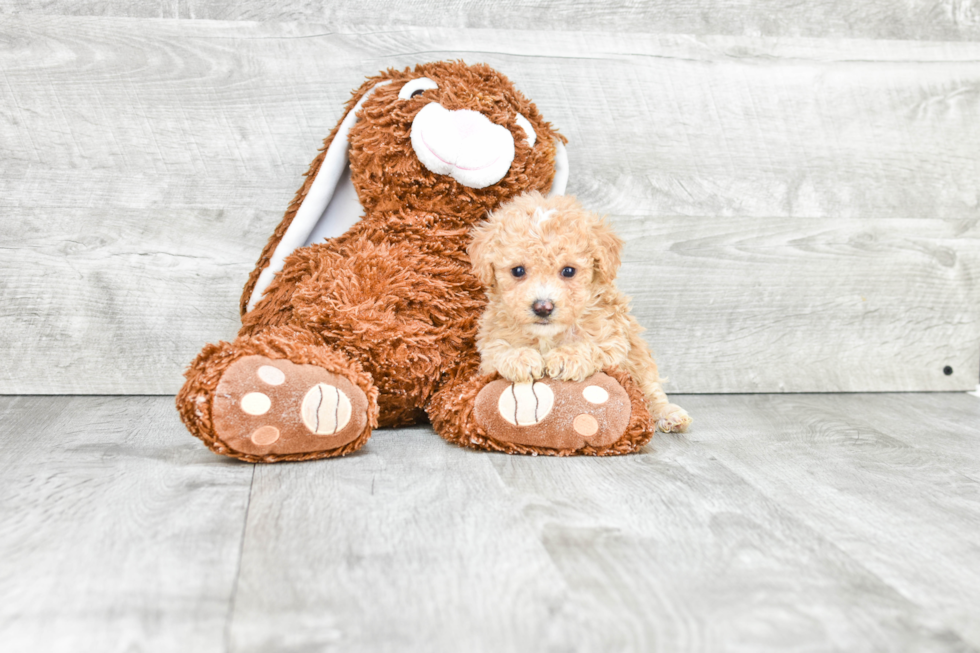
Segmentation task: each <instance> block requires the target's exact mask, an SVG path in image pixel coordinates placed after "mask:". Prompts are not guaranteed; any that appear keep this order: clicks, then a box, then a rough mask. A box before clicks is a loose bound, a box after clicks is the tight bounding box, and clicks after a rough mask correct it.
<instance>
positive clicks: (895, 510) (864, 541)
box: [687, 395, 980, 648]
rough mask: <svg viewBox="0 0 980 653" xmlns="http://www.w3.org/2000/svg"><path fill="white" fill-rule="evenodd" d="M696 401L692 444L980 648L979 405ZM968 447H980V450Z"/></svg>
mask: <svg viewBox="0 0 980 653" xmlns="http://www.w3.org/2000/svg"><path fill="white" fill-rule="evenodd" d="M687 403H688V405H687V408H688V409H689V410H692V412H693V413H694V414H701V415H703V417H704V418H705V419H703V420H702V422H701V425H700V426H701V428H702V429H703V430H702V431H699V432H698V434H692V436H691V440H692V441H693V442H696V443H697V444H698V445H699V446H705V447H709V448H710V450H711V451H712V453H713V455H714V456H716V457H717V459H718V460H720V461H721V462H722V463H724V465H725V466H726V467H728V468H729V469H731V470H732V471H733V472H735V473H736V474H738V475H739V476H741V477H742V478H744V479H745V480H746V481H748V482H749V483H751V484H752V486H753V487H755V488H758V490H759V491H760V492H761V493H763V494H764V495H765V496H767V497H769V498H771V499H773V500H775V501H778V502H779V503H780V505H781V506H783V507H784V508H785V509H787V510H788V511H790V512H791V513H793V514H794V515H796V518H797V519H798V520H799V521H800V522H801V523H802V524H805V525H806V526H807V527H809V528H812V529H813V530H814V531H815V532H819V533H821V534H822V535H824V536H825V537H827V538H828V539H829V540H831V541H833V542H834V544H835V545H836V546H837V547H839V549H840V550H841V551H843V552H844V553H846V554H847V555H849V556H851V557H852V558H854V559H857V560H860V561H861V564H862V565H863V566H864V567H866V568H867V569H869V570H870V571H871V572H873V573H874V574H875V575H876V576H877V577H878V578H880V579H882V580H883V581H884V582H886V583H887V584H888V585H890V586H891V587H893V588H895V590H896V591H897V592H899V593H900V594H901V595H902V596H906V597H915V601H916V602H917V603H918V604H919V605H920V606H922V607H923V608H924V609H926V610H928V612H929V613H930V614H932V615H933V616H934V617H935V618H937V619H939V620H941V621H942V622H943V623H945V624H948V625H949V626H951V627H952V628H953V629H954V630H955V632H956V633H957V634H958V635H959V636H960V637H962V638H963V640H964V641H966V642H969V644H970V645H971V646H973V647H980V622H978V621H977V618H976V617H977V606H978V605H980V564H978V560H980V545H978V542H980V477H978V475H977V459H978V455H977V452H978V448H977V447H976V436H977V432H978V425H980V402H978V401H977V400H976V398H975V397H971V396H967V395H958V396H957V395H952V396H936V397H930V396H929V395H916V396H911V395H893V396H887V395H885V396H876V397H873V398H869V397H866V396H865V397H862V396H846V395H843V396H842V395H830V396H807V395H796V396H787V397H781V398H780V399H779V400H775V398H773V397H771V396H742V397H734V396H733V397H724V398H718V400H717V401H704V400H702V398H699V397H692V398H691V399H690V400H688V402H687ZM749 439H751V446H747V440H749ZM960 441H972V444H973V447H972V449H969V450H965V449H964V448H963V447H962V445H957V442H960ZM871 506H873V509H870V508H871ZM926 515H932V516H933V517H932V518H927V517H925V516H926ZM885 648H888V647H885ZM913 648H915V647H913Z"/></svg>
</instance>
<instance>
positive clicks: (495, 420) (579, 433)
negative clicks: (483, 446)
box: [473, 372, 632, 455]
mask: <svg viewBox="0 0 980 653" xmlns="http://www.w3.org/2000/svg"><path fill="white" fill-rule="evenodd" d="M473 410H474V418H475V419H476V422H477V424H479V425H480V427H482V429H483V430H484V431H485V432H486V433H487V435H488V436H490V437H491V438H493V439H494V440H497V441H499V442H506V443H512V444H515V445H523V446H527V447H534V448H535V449H537V448H542V449H546V450H553V451H544V452H543V453H559V454H566V455H567V454H573V453H592V452H595V451H597V450H601V449H603V448H604V447H609V445H612V444H613V443H615V442H617V441H618V440H620V439H621V438H622V437H623V436H624V434H625V433H626V429H627V426H629V424H630V414H631V411H632V406H631V402H630V398H629V396H628V395H627V393H626V391H625V390H624V389H623V387H622V386H621V385H620V384H619V383H617V382H616V381H615V380H614V379H612V378H610V377H609V376H607V375H606V374H603V373H602V372H598V373H596V374H594V375H592V376H591V377H589V378H588V379H586V380H585V381H580V382H574V381H556V380H554V379H550V378H545V379H541V380H540V381H535V382H534V383H517V384H512V383H510V382H509V381H506V380H504V379H497V380H496V381H492V382H490V383H489V384H487V385H486V386H485V387H484V388H483V389H482V390H481V391H480V393H479V394H478V395H477V398H476V404H475V406H474V409H473Z"/></svg>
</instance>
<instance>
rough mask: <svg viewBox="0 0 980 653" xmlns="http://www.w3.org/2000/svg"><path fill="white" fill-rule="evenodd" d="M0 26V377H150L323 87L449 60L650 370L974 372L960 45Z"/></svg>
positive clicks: (153, 383) (156, 387) (229, 270)
mask: <svg viewBox="0 0 980 653" xmlns="http://www.w3.org/2000/svg"><path fill="white" fill-rule="evenodd" d="M52 6H53V5H52ZM0 40H2V41H3V42H4V44H5V47H4V48H3V49H2V50H0V71H2V75H0V88H3V89H4V93H5V96H6V97H9V98H11V101H10V102H6V103H3V104H2V105H0V143H2V145H0V148H2V153H3V156H2V157H0V223H2V227H0V234H2V236H0V237H2V240H0V248H3V249H2V251H3V252H4V257H3V258H2V259H0V267H2V272H3V277H2V278H0V294H2V299H3V300H4V306H5V309H4V312H3V313H2V317H0V332H2V333H3V334H4V335H3V336H2V337H0V353H2V354H4V355H6V356H7V357H8V360H14V359H15V360H16V361H17V363H16V365H10V366H8V367H6V368H4V369H3V370H2V371H0V392H14V393H17V392H37V393H58V392H97V393H114V392H130V393H172V392H175V391H176V389H177V388H178V387H179V385H180V381H181V379H180V371H181V370H182V368H183V367H184V366H185V365H186V364H187V363H188V362H189V361H190V359H191V358H192V357H193V355H194V354H195V353H196V352H197V351H198V349H199V348H200V347H201V346H202V345H203V344H204V343H205V342H208V341H215V340H218V339H222V338H225V339H227V338H229V337H231V336H232V335H233V334H234V330H235V317H234V307H235V305H237V297H238V294H239V291H240V287H241V285H242V284H243V283H244V278H245V276H246V273H247V271H248V269H250V267H251V265H252V263H253V262H254V260H255V258H256V257H257V255H258V252H259V251H260V249H261V246H262V245H263V243H264V242H265V240H266V238H267V235H268V234H269V233H270V232H271V230H272V228H273V226H274V225H275V224H276V222H277V221H278V219H279V216H280V215H281V212H282V210H283V209H284V207H285V206H286V204H287V202H288V201H289V199H290V198H291V196H292V193H293V192H294V191H295V188H296V187H297V186H298V185H299V182H300V179H301V178H300V174H301V173H302V171H303V170H305V167H306V165H307V164H308V162H309V160H310V158H311V157H312V155H313V153H314V152H315V150H316V148H317V146H318V143H319V141H320V140H321V139H322V137H323V136H324V135H325V134H326V133H327V132H328V131H329V130H330V128H331V127H332V126H333V125H334V123H335V122H336V120H337V119H338V118H339V110H340V107H341V105H342V103H343V101H344V100H345V99H346V98H347V97H348V96H349V92H350V89H351V88H353V87H354V86H356V85H357V84H358V83H359V81H360V79H362V78H363V76H364V75H366V74H369V73H371V72H374V71H376V70H379V69H381V68H384V67H387V66H396V67H399V66H406V65H410V64H412V63H415V62H417V61H420V60H434V59H442V58H454V57H463V58H464V59H467V60H469V61H487V62H488V63H490V64H491V65H493V66H495V67H497V68H499V69H500V70H502V71H504V72H506V73H507V74H508V75H509V76H511V77H512V78H513V79H514V80H516V81H517V83H518V85H519V86H520V87H521V88H522V89H523V90H525V92H527V94H528V95H529V96H530V97H532V98H534V99H535V101H536V102H537V104H538V105H539V107H540V108H541V109H542V111H543V113H544V114H545V115H546V116H547V117H548V118H549V119H550V120H551V121H553V122H554V123H555V124H556V125H558V126H559V127H560V128H561V130H562V132H563V133H565V134H566V135H568V136H569V138H570V146H569V153H570V158H571V167H572V171H573V173H572V178H571V182H570V186H569V190H570V192H572V193H574V194H577V195H578V196H579V197H580V198H581V199H582V200H583V201H584V202H585V203H586V204H587V205H588V206H589V207H591V208H594V209H595V210H598V211H600V212H607V213H611V214H614V215H615V216H617V217H616V224H617V228H619V229H620V230H621V231H623V232H624V234H627V235H628V236H629V237H630V238H631V245H630V249H629V250H628V252H627V253H628V259H629V261H628V263H627V267H626V268H625V269H624V271H623V275H622V278H623V284H624V287H625V288H626V290H627V291H628V292H630V293H631V294H633V295H634V296H635V297H636V298H637V302H636V311H637V313H638V314H639V315H640V316H641V318H642V320H643V321H644V323H645V324H646V326H648V327H649V328H650V331H651V338H650V339H651V342H652V344H653V345H654V347H655V348H656V349H657V351H658V353H659V355H660V356H661V358H662V360H663V362H664V363H665V372H666V374H667V375H668V376H670V377H672V379H673V381H674V383H673V385H672V389H674V390H682V391H688V392H704V391H711V392H718V391H739V390H741V391H786V390H820V391H834V390H914V389H920V390H921V389H927V390H942V389H965V388H968V387H972V386H973V384H974V381H975V376H976V375H975V372H976V369H977V367H978V365H980V360H978V358H980V355H978V350H977V347H978V345H977V342H976V338H975V337H974V338H973V339H972V340H971V338H970V337H969V333H970V330H971V329H972V333H974V334H976V333H977V332H978V330H980V329H978V328H977V324H978V321H980V302H978V301H977V294H976V291H975V290H974V288H975V287H976V284H975V283H973V282H972V279H974V278H975V275H976V273H977V264H978V260H980V253H978V245H977V238H976V222H977V219H978V218H977V207H978V202H980V169H978V159H977V156H976V152H977V151H980V127H978V123H977V121H976V120H974V116H975V115H976V114H977V112H978V111H980V95H978V94H977V93H976V92H975V89H976V88H977V87H978V86H980V44H977V43H929V42H894V41H872V40H839V39H823V40H821V39H806V38H764V37H755V36H753V37H720V36H706V37H695V36H677V35H644V34H633V35H631V34H606V33H588V34H583V33H570V32H558V31H552V32H547V31H538V32H528V31H521V30H517V29H514V30H482V29H472V30H460V29H445V28H413V29H379V30H367V29H361V30H359V31H346V32H336V31H332V30H331V29H330V28H329V27H328V26H325V25H316V24H301V23H295V22H294V23H263V24H259V23H251V22H218V21H151V20H143V19H107V18H86V17H64V16H50V17H45V16H30V15H26V16H24V15H7V16H4V17H3V19H2V21H0ZM142 222H145V223H146V224H145V225H144V224H142ZM743 234H745V235H743ZM749 234H751V235H749ZM653 238H657V240H656V241H652V242H650V243H649V244H648V241H650V240H651V239H653ZM648 253H649V255H648ZM656 257H659V259H658V258H656ZM654 275H656V276H654ZM654 279H658V280H659V279H663V280H665V282H664V283H659V282H658V283H656V284H655V283H653V280H654ZM862 298H863V299H862ZM964 334H966V335H964ZM840 350H844V351H846V353H847V355H848V358H847V359H844V360H841V357H840V356H837V355H836V354H837V353H838V352H839V351H840ZM785 361H792V365H791V366H787V365H782V364H781V362H785ZM947 364H949V365H951V366H952V367H953V369H954V370H955V374H954V375H953V376H951V377H948V378H947V377H945V376H942V375H941V373H940V372H939V371H941V369H942V367H943V366H944V365H947ZM937 365H938V370H939V371H937ZM970 368H972V377H974V378H972V379H971V378H970V376H971V374H968V373H967V372H968V371H969V369H970Z"/></svg>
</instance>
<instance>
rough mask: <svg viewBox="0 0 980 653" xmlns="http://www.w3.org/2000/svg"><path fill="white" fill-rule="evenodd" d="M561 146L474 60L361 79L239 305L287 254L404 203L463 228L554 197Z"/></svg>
mask: <svg viewBox="0 0 980 653" xmlns="http://www.w3.org/2000/svg"><path fill="white" fill-rule="evenodd" d="M564 143H565V138H564V137H563V136H561V135H560V134H558V133H557V132H556V131H555V129H554V128H553V127H552V126H551V125H550V124H548V123H547V122H545V121H544V119H543V118H542V117H541V114H540V113H538V109H537V107H535V106H534V104H532V103H531V101H530V100H528V99H527V98H526V97H524V95H523V94H522V93H521V92H520V91H518V90H517V89H516V88H514V85H513V84H511V82H510V81H509V80H508V79H507V78H506V77H504V76H503V75H501V74H500V73H499V72H497V71H496V70H494V69H493V68H490V67H489V66H487V65H484V64H477V65H473V66H468V65H466V64H465V63H463V62H461V61H442V62H436V63H426V64H419V65H417V66H416V67H415V68H414V69H409V68H406V69H405V70H401V71H398V70H393V69H392V70H388V71H386V72H384V73H381V74H379V75H376V76H374V77H370V78H368V79H367V81H365V82H364V83H363V84H362V85H361V87H360V88H358V89H357V90H356V91H355V92H354V94H353V97H351V99H350V101H349V102H348V103H347V106H346V109H345V112H344V116H343V118H341V120H340V122H339V123H338V124H337V126H336V127H334V129H333V131H332V132H331V133H330V135H329V136H328V137H327V139H326V141H325V143H324V144H325V148H324V149H323V150H322V151H321V152H320V154H319V155H318V156H317V158H316V159H315V160H314V161H313V164H312V165H311V167H310V171H309V173H308V174H307V179H306V182H305V183H304V184H303V187H302V188H301V189H300V191H299V192H298V193H297V195H296V198H295V199H294V200H293V203H292V204H291V205H290V207H289V209H288V210H287V211H286V215H285V217H284V218H283V221H282V222H281V223H280V225H279V226H278V227H277V228H276V231H275V233H274V234H273V236H272V238H270V239H269V242H268V243H267V244H266V247H265V249H264V250H263V251H262V255H261V256H260V257H259V263H258V265H257V266H256V269H255V270H254V271H253V272H252V274H251V276H250V277H249V281H248V283H247V284H246V286H245V291H244V293H243V294H242V303H241V310H242V313H243V314H244V313H245V312H247V311H250V310H251V309H252V308H253V307H254V306H255V305H256V303H257V302H258V301H259V299H261V298H262V296H263V294H264V292H265V289H266V288H267V287H268V286H269V284H270V283H271V282H272V279H273V277H274V275H275V274H276V273H278V272H279V271H280V270H282V268H283V265H284V262H285V259H286V258H287V257H288V256H289V255H290V254H291V253H292V252H293V251H295V250H296V249H297V248H299V247H303V246H306V245H312V244H316V243H322V242H324V240H325V239H330V238H336V237H338V236H341V235H342V234H344V233H346V232H347V231H348V230H349V229H350V228H351V227H352V226H353V225H354V224H356V223H357V222H358V221H359V220H361V219H364V218H367V219H375V220H384V219H385V215H386V214H388V213H389V212H399V211H410V212H411V211H414V212H425V213H430V214H435V215H436V216H440V217H441V218H442V219H446V220H451V221H454V222H456V223H460V222H462V223H463V224H465V225H467V226H470V225H474V224H476V223H477V222H479V221H480V220H481V219H483V217H484V216H486V214H487V212H488V211H492V210H493V209H495V208H496V207H497V206H499V205H500V204H501V203H502V202H504V201H506V200H509V199H511V198H513V197H516V196H518V195H520V194H521V193H524V192H527V191H539V192H541V193H545V194H551V195H560V194H563V193H564V192H565V184H566V182H567V180H568V159H567V156H566V154H565V147H564ZM461 233H465V231H464V232H461Z"/></svg>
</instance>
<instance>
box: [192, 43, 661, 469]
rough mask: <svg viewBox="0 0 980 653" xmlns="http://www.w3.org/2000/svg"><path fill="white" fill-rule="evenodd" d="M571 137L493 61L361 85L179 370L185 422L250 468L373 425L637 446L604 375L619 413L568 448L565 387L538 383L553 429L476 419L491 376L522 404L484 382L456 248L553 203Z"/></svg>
mask: <svg viewBox="0 0 980 653" xmlns="http://www.w3.org/2000/svg"><path fill="white" fill-rule="evenodd" d="M564 142H565V139H564V137H562V136H561V135H559V134H558V133H557V132H556V131H555V130H554V129H553V128H552V127H551V125H550V124H548V123H547V122H545V121H544V119H543V118H542V117H541V114H540V113H539V112H538V110H537V108H536V107H535V106H534V104H532V103H531V102H530V101H529V100H528V99H527V98H525V97H524V95H522V94H521V93H520V92H519V91H517V90H516V89H515V88H514V86H513V85H512V84H511V83H510V81H509V80H507V79H506V78H505V77H504V76H503V75H501V74H500V73H498V72H496V71H495V70H493V69H491V68H489V67H488V66H486V65H475V66H467V65H465V64H463V63H462V62H439V63H429V64H422V65H419V66H416V67H415V69H414V70H410V69H405V70H403V71H395V70H388V71H387V72H385V73H382V74H380V75H377V76H375V77H371V78H369V79H368V80H367V81H366V82H365V83H364V84H363V85H361V87H360V88H359V89H358V90H357V91H355V93H354V95H353V97H352V98H351V100H350V101H349V102H348V104H347V108H346V111H345V116H344V118H343V119H342V120H341V122H340V123H339V124H338V125H337V126H336V127H335V128H334V129H333V131H332V132H331V133H330V135H329V136H328V137H327V138H326V140H325V141H324V148H323V149H322V150H321V151H320V153H319V154H318V156H317V157H316V158H315V159H314V160H313V163H312V164H311V166H310V169H309V171H308V172H307V175H306V181H305V183H304V184H303V186H302V188H300V190H299V191H298V192H297V194H296V197H295V199H294V200H293V202H292V204H290V206H289V209H288V210H287V211H286V214H285V217H284V218H283V220H282V222H281V223H280V224H279V226H278V227H277V228H276V230H275V232H274V233H273V235H272V237H271V238H270V240H269V242H268V244H267V245H266V246H265V249H264V250H263V251H262V255H261V257H260V258H259V261H258V265H257V266H256V268H255V270H254V271H253V272H252V274H251V276H250V277H249V280H248V283H247V284H246V286H245V290H244V293H243V294H242V301H241V311H242V315H243V317H242V323H243V325H242V328H241V330H240V331H239V334H238V337H237V338H236V339H235V340H234V341H233V342H231V343H228V342H221V343H218V344H216V345H207V346H206V347H205V348H204V350H203V351H202V352H201V353H200V355H198V357H197V358H196V359H195V360H194V362H193V363H192V364H191V366H190V368H189V369H188V370H187V372H186V373H185V376H186V379H187V380H186V382H185V384H184V387H183V388H182V389H181V391H180V393H179V394H178V396H177V408H178V410H179V411H180V415H181V418H182V419H183V421H184V424H185V425H186V426H187V428H188V430H189V431H190V432H191V433H192V434H194V435H195V436H197V437H198V438H200V439H201V440H203V441H204V443H205V444H207V446H208V447H210V448H211V449H212V450H213V451H215V452H217V453H220V454H224V455H228V456H232V457H235V458H239V459H242V460H247V461H250V462H275V461H280V460H307V459H312V458H322V457H330V456H340V455H345V454H348V453H351V452H353V451H356V450H357V449H359V448H360V447H361V446H363V445H364V443H365V442H366V441H367V439H368V438H369V437H370V434H371V430H372V429H373V428H376V427H379V426H382V427H387V426H400V425H407V424H414V423H417V422H419V421H424V420H425V418H426V417H428V418H429V419H430V420H431V422H432V424H433V426H434V428H435V430H436V431H437V432H438V433H439V434H440V435H441V436H442V437H444V438H446V439H447V440H450V441H453V442H456V443H458V444H461V445H465V446H470V447H474V448H482V449H492V450H499V451H507V452H512V453H547V454H559V455H567V454H572V453H592V454H603V453H626V452H628V451H633V450H635V449H636V447H638V446H640V445H642V444H644V443H645V442H646V441H647V440H649V438H650V435H651V431H650V419H649V414H648V413H647V412H646V409H645V408H644V406H643V396H642V394H641V393H640V392H639V391H638V389H637V388H636V387H635V385H634V384H633V383H632V381H631V380H630V378H629V377H628V375H626V374H624V373H622V372H617V371H615V370H609V371H608V372H609V375H610V376H609V377H604V378H605V381H603V383H604V384H606V385H609V388H608V390H609V391H610V394H611V395H612V396H613V400H611V401H610V402H609V403H608V405H606V406H604V407H603V410H606V411H611V412H612V413H616V414H617V415H618V417H617V420H614V422H615V424H613V426H612V427H610V428H611V429H612V430H611V431H610V429H609V428H606V429H605V431H603V432H601V433H599V434H597V435H596V436H595V438H592V439H589V440H587V441H582V440H581V438H579V439H578V440H576V441H575V442H574V446H573V445H570V444H569V443H568V441H566V440H562V439H561V438H560V437H559V438H557V439H556V437H555V436H554V433H556V432H557V431H560V430H561V429H562V428H564V427H563V426H562V425H563V424H564V421H567V420H566V417H567V416H566V417H563V415H564V413H563V412H562V410H565V412H568V410H571V411H572V413H575V412H576V410H577V409H575V408H574V406H577V405H578V404H581V403H582V402H581V400H580V399H577V396H578V395H577V394H576V393H579V394H580V392H581V389H577V388H573V387H572V386H573V385H574V384H571V383H565V382H554V381H550V380H549V381H548V384H549V385H550V386H551V387H552V390H553V392H552V395H554V397H556V398H555V401H554V405H555V410H554V411H552V414H551V415H550V417H548V418H547V419H545V417H544V416H541V417H542V419H540V420H539V419H536V418H532V419H531V420H530V423H527V424H519V425H516V426H515V425H512V424H509V423H507V422H506V420H504V422H501V421H500V419H498V417H499V415H498V416H491V417H487V418H483V419H480V418H479V416H478V415H475V414H474V405H475V402H476V396H477V395H478V394H479V393H480V391H481V390H483V389H484V387H486V386H488V384H490V383H491V382H494V383H496V384H497V386H494V387H492V388H490V387H488V388H487V393H489V394H490V395H492V398H493V399H492V400H493V401H496V402H497V403H499V405H500V407H501V411H503V413H506V412H507V411H508V410H510V409H509V408H506V407H507V406H509V405H510V404H508V403H507V402H508V401H511V403H512V404H514V406H515V410H516V409H517V407H518V404H520V405H525V404H526V401H525V400H526V397H525V398H523V399H522V397H523V395H522V397H518V396H517V394H514V392H513V389H512V388H509V386H508V384H507V383H506V382H504V381H502V380H499V379H495V377H492V376H481V375H480V374H479V372H478V368H479V357H478V354H477V352H476V348H475V335H476V330H477V320H478V318H479V316H480V314H481V311H482V310H483V307H484V306H485V303H486V297H485V295H484V292H483V290H482V288H481V285H480V282H479V281H478V280H477V279H476V278H475V277H474V276H473V274H472V272H471V266H470V262H469V259H468V257H467V254H466V247H467V245H468V243H469V240H470V229H471V228H472V227H473V225H475V224H476V223H478V222H479V221H480V220H481V219H483V218H484V217H485V216H486V215H487V213H488V212H489V211H491V210H493V209H494V208H496V207H497V206H499V205H500V204H501V203H502V202H503V201H505V200H508V199H510V198H513V197H515V196H517V195H519V194H521V193H523V192H525V191H530V190H536V191H540V192H542V193H546V194H547V193H549V192H550V193H552V194H560V193H563V192H564V186H565V181H566V179H567V160H566V158H565V152H564V146H563V143H564ZM348 162H349V163H348ZM597 376H598V375H597ZM537 387H538V388H539V389H540V384H537ZM508 392H510V394H511V395H513V397H512V398H509V397H508V396H505V395H507V393H508ZM487 393H484V394H483V396H484V397H487V396H488V394H487ZM521 401H524V403H523V404H521V403H520V402H521ZM534 401H536V400H534ZM515 402H516V403H515ZM483 403H486V400H484V402H483ZM569 406H572V407H573V408H568V407H569ZM562 407H565V408H564V409H563V408H562ZM532 412H533V411H532ZM579 412H580V411H579ZM503 413H501V414H503ZM569 414H571V413H569ZM555 419H560V420H562V421H561V423H556V422H555V421H554V420H555ZM542 420H543V421H542ZM556 424H558V425H557V427H556ZM545 427H546V428H545ZM542 428H544V430H541V429H542ZM515 429H516V430H517V431H518V435H517V436H514V435H513V433H512V432H513V431H515ZM556 429H557V431H556ZM549 434H550V435H549Z"/></svg>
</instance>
